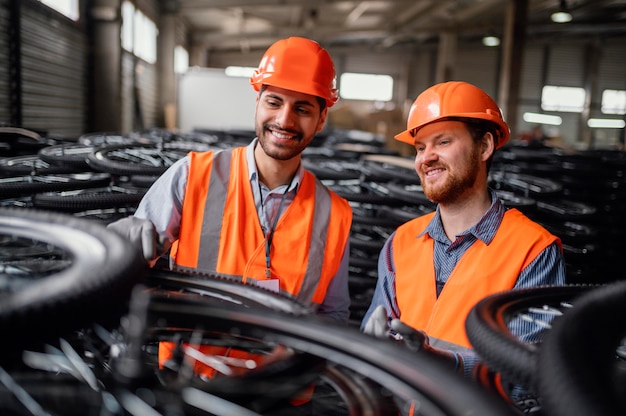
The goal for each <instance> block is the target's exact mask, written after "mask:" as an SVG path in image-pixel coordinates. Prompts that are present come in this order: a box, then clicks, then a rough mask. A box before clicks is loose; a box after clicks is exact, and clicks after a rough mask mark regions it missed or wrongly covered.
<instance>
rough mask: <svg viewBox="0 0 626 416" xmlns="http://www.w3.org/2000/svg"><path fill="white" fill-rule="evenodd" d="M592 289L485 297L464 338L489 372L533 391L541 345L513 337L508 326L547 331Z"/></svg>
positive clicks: (542, 289)
mask: <svg viewBox="0 0 626 416" xmlns="http://www.w3.org/2000/svg"><path fill="white" fill-rule="evenodd" d="M591 287H595V286H587V285H566V286H542V287H535V288H529V289H514V290H509V291H505V292H500V293H496V294H493V295H490V296H487V297H485V298H484V299H482V300H481V301H479V302H478V303H477V304H476V305H475V306H474V307H473V308H472V310H471V311H470V313H469V314H468V316H467V319H466V322H465V327H466V332H467V337H468V338H469V341H470V343H471V344H472V347H473V348H474V349H475V350H476V352H477V353H478V355H479V356H480V357H481V358H482V359H483V361H484V362H485V363H486V364H487V366H488V367H489V368H490V369H491V370H492V371H495V372H498V373H501V374H502V375H503V376H504V377H505V378H506V379H507V380H509V381H511V382H512V383H517V384H520V385H522V386H524V387H526V388H529V389H531V390H534V389H536V384H537V370H538V369H537V360H538V358H537V357H538V350H539V349H540V344H536V343H526V342H523V341H522V340H520V339H518V338H517V337H515V336H514V335H512V334H511V332H510V331H509V327H508V325H509V323H510V322H511V321H512V320H513V319H516V318H520V317H522V319H525V320H527V321H529V322H533V323H536V324H537V325H539V326H540V327H541V328H549V326H550V325H551V321H552V319H553V318H554V317H555V316H558V315H560V314H562V313H563V310H565V309H567V308H569V307H571V304H570V302H571V301H572V299H574V298H576V297H577V296H580V295H581V294H583V293H586V292H587V291H589V290H590V288H591Z"/></svg>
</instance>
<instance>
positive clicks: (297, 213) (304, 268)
mask: <svg viewBox="0 0 626 416" xmlns="http://www.w3.org/2000/svg"><path fill="white" fill-rule="evenodd" d="M189 156H190V158H191V163H190V168H189V175H188V178H187V186H186V191H185V198H184V202H183V211H182V216H181V224H180V233H179V239H178V240H177V241H176V242H175V244H174V245H173V246H172V250H171V252H170V255H171V256H172V258H173V260H174V264H175V267H177V268H180V269H193V270H202V271H205V272H209V273H217V274H218V275H226V276H228V277H231V278H233V277H234V278H239V279H244V280H245V279H247V278H254V279H257V280H258V279H265V278H266V277H265V267H266V265H265V235H264V234H263V230H262V229H261V224H260V221H259V218H258V213H257V211H256V205H255V202H254V195H253V193H252V189H251V187H250V179H249V178H250V175H249V172H248V169H247V162H246V148H245V147H238V148H234V149H228V150H224V151H220V152H202V153H198V152H192V153H190V154H189ZM351 224H352V209H351V207H350V205H349V204H348V202H347V201H346V200H345V199H343V198H340V197H339V196H338V195H336V194H335V193H333V192H332V191H330V190H329V189H328V188H327V187H325V186H324V185H323V184H322V183H321V182H319V180H318V179H317V178H316V177H315V176H314V175H313V174H311V173H310V172H308V171H305V173H304V177H303V178H302V183H301V184H300V185H299V188H298V192H297V194H296V196H295V198H294V199H293V201H292V202H291V204H290V205H289V207H288V208H287V209H286V210H285V211H284V213H283V214H282V216H281V217H280V219H279V221H278V223H277V224H276V228H275V231H274V237H273V240H272V252H271V267H272V270H271V272H272V277H278V278H279V284H280V289H281V290H283V291H286V292H288V293H291V294H293V295H295V296H296V297H297V298H298V299H299V300H300V301H302V302H303V303H305V304H312V305H315V304H317V305H319V304H321V303H322V302H323V300H324V297H325V296H326V291H327V289H328V285H329V284H330V282H331V280H332V278H333V277H334V276H335V274H336V273H337V271H338V270H339V266H340V263H341V258H342V256H343V252H344V248H345V244H346V242H347V240H348V238H349V233H350V226H351ZM174 348H175V344H173V343H171V342H161V343H160V344H159V364H160V365H161V366H162V365H163V363H164V362H165V361H166V360H168V359H169V358H171V357H172V355H173V351H174ZM199 349H200V351H202V352H203V353H205V354H209V355H227V356H229V357H236V358H246V359H253V360H255V361H256V362H257V363H258V362H260V361H261V360H262V358H263V357H262V356H259V355H257V354H250V353H248V352H246V351H240V350H234V349H230V348H229V349H226V348H223V347H213V346H207V345H202V346H200V348H199ZM194 368H195V371H196V372H198V373H203V374H205V375H207V376H209V377H212V376H213V375H214V370H213V369H211V368H209V367H207V366H205V365H204V364H202V363H199V362H196V364H195V367H194ZM304 400H305V401H306V398H305V399H304Z"/></svg>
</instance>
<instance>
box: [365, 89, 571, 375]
mask: <svg viewBox="0 0 626 416" xmlns="http://www.w3.org/2000/svg"><path fill="white" fill-rule="evenodd" d="M509 135H510V133H509V127H508V125H507V124H506V122H505V121H504V119H503V117H502V113H501V112H500V109H499V108H498V106H497V105H496V103H495V102H494V101H493V100H492V99H491V97H489V96H488V95H487V94H486V93H485V92H484V91H482V90H481V89H480V88H478V87H476V86H474V85H472V84H468V83H466V82H457V81H450V82H445V83H441V84H437V85H434V86H432V87H430V88H428V89H427V90H425V91H424V92H423V93H421V94H420V95H419V96H418V97H417V99H416V100H415V102H414V103H413V106H412V107H411V110H410V113H409V117H408V121H407V130H405V131H404V132H402V133H400V134H398V135H397V136H395V138H396V139H397V140H399V141H402V142H405V143H409V144H411V145H413V146H415V150H416V156H415V170H416V172H417V174H418V176H419V180H420V184H421V186H422V187H423V189H424V194H425V195H426V196H427V197H428V198H429V199H431V200H432V201H434V202H436V203H437V209H436V211H434V212H432V213H430V214H426V215H424V216H421V217H419V218H415V219H413V220H411V221H408V222H407V223H405V224H403V225H401V226H400V227H398V229H397V230H396V231H395V232H394V233H393V234H392V235H391V236H390V237H389V239H388V240H387V241H386V243H385V245H384V247H383V249H382V251H381V253H380V256H379V261H378V282H377V285H376V289H375V293H374V296H373V300H372V303H371V305H370V308H369V309H368V311H367V313H366V315H365V317H364V319H363V321H362V324H361V328H362V329H363V331H364V332H366V333H368V334H371V335H375V336H379V337H388V336H390V335H391V336H395V337H398V334H397V332H398V331H399V332H403V331H404V332H405V333H408V334H411V336H412V337H413V340H414V341H415V339H418V340H420V342H421V343H422V346H421V348H423V349H424V350H427V351H430V352H432V353H434V354H436V355H438V356H440V357H444V358H447V359H448V360H449V363H450V364H451V365H453V366H454V368H455V369H456V370H457V371H459V372H461V373H463V374H465V375H467V376H469V375H471V374H472V370H473V368H474V367H475V364H476V363H477V361H478V358H477V357H476V356H475V354H474V353H473V351H472V350H471V345H470V343H469V340H468V338H467V335H466V333H465V319H466V317H467V314H468V313H469V311H470V310H471V308H472V307H473V306H474V305H475V304H476V303H477V302H478V301H479V300H481V299H482V298H484V297H486V296H488V295H490V294H493V293H496V292H499V291H504V290H508V289H512V288H528V287H532V286H538V285H558V284H563V283H564V282H565V263H564V259H563V253H562V248H561V243H560V240H559V238H557V237H556V236H554V235H552V234H550V233H549V232H548V231H547V230H545V229H544V228H543V227H542V226H540V225H539V224H537V223H535V222H533V221H531V220H530V219H529V218H527V217H526V216H524V215H523V214H522V213H521V212H520V211H518V210H517V209H506V208H505V207H504V206H503V204H502V203H501V201H500V200H499V199H498V197H497V195H496V193H495V192H494V191H493V190H491V189H489V187H488V174H489V167H490V165H491V160H492V158H493V155H494V152H495V151H496V149H498V148H500V147H502V146H503V145H504V144H505V143H506V142H507V141H508V139H509ZM511 332H512V333H513V334H514V335H516V336H518V337H519V338H520V339H522V340H524V341H525V342H535V341H538V340H540V337H541V333H539V332H537V327H536V326H532V325H529V324H527V323H524V322H521V321H517V322H514V325H513V327H512V328H511ZM416 334H419V336H417V337H416V336H415V335H416Z"/></svg>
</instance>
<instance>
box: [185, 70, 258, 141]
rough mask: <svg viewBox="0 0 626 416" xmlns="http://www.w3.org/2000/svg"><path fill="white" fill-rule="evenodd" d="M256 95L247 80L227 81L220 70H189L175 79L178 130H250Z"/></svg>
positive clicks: (228, 79)
mask: <svg viewBox="0 0 626 416" xmlns="http://www.w3.org/2000/svg"><path fill="white" fill-rule="evenodd" d="M255 107H256V92H255V91H254V89H253V88H252V86H250V83H249V81H248V78H234V77H227V76H226V75H225V74H224V70H223V69H218V68H190V69H189V70H188V71H187V72H186V73H185V74H183V75H181V76H180V78H179V79H178V126H179V129H180V131H181V132H183V133H188V132H191V131H193V130H194V129H210V130H253V129H254V111H255Z"/></svg>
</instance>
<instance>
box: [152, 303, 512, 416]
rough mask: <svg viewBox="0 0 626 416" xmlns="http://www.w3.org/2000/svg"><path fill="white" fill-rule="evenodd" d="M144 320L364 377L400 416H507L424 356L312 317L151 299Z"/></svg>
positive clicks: (503, 406)
mask: <svg viewBox="0 0 626 416" xmlns="http://www.w3.org/2000/svg"><path fill="white" fill-rule="evenodd" d="M149 316H150V321H151V322H153V323H158V326H157V327H155V329H158V327H161V328H193V329H194V331H200V332H204V333H206V334H213V336H215V334H220V333H223V334H231V335H233V334H236V335H237V337H241V338H244V339H248V340H250V339H257V340H262V342H264V343H269V344H271V345H285V346H287V347H290V348H295V349H296V350H301V351H306V353H307V354H310V355H313V356H316V357H323V358H324V359H325V360H327V361H328V362H331V363H337V364H340V365H341V366H342V367H345V368H347V369H348V370H351V371H354V372H355V373H358V374H362V375H365V376H366V377H367V378H369V379H370V380H371V381H372V382H374V383H377V384H379V385H380V386H381V388H383V389H385V390H386V391H388V392H390V393H389V394H391V395H393V396H394V397H395V398H396V402H397V403H398V409H399V410H400V412H401V414H406V412H407V409H408V407H409V406H410V405H411V404H414V405H415V407H416V408H419V410H420V412H421V413H420V414H423V415H467V414H469V413H472V412H473V413H472V414H480V415H484V416H488V415H498V416H504V415H513V414H515V413H514V412H513V409H512V408H510V407H509V406H508V405H506V404H505V403H504V402H503V401H500V400H498V399H497V398H494V397H493V396H490V395H487V393H486V392H485V391H484V390H481V389H480V388H479V387H478V386H476V385H475V384H473V383H471V382H469V381H468V380H465V379H463V378H462V377H459V376H458V375H457V374H454V373H452V372H450V370H449V369H448V368H447V367H444V366H442V364H441V363H440V362H438V361H436V360H435V361H433V360H432V359H431V358H430V357H428V356H422V355H421V354H416V353H412V352H410V351H409V350H408V349H405V348H403V347H401V346H400V345H397V344H394V343H393V342H390V341H389V340H381V339H375V338H372V337H369V336H367V335H364V334H362V333H360V332H359V331H358V330H357V329H355V328H351V327H345V326H343V325H335V324H332V323H329V322H327V321H324V320H321V319H320V318H318V317H316V316H314V315H306V316H291V315H288V314H284V313H277V312H274V311H268V310H260V309H258V308H241V307H238V306H237V305H233V304H228V303H223V302H221V303H213V302H203V303H197V304H194V303H186V304H182V303H173V302H171V301H162V300H159V299H156V298H155V299H153V301H152V302H151V304H150V307H149Z"/></svg>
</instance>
